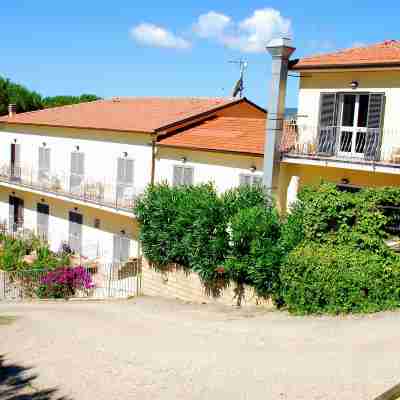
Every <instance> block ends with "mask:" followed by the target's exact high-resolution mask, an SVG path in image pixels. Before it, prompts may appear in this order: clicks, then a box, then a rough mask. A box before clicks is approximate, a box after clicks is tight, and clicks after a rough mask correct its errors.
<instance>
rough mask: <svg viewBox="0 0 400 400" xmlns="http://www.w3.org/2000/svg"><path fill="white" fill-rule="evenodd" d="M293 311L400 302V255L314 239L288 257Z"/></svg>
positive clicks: (286, 276) (287, 293) (285, 290)
mask: <svg viewBox="0 0 400 400" xmlns="http://www.w3.org/2000/svg"><path fill="white" fill-rule="evenodd" d="M281 281H282V296H283V299H284V301H285V302H286V304H287V306H288V309H289V311H291V312H294V313H300V314H309V313H334V314H338V313H350V312H353V313H358V312H376V311H381V310H386V309H392V308H395V307H399V306H400V260H399V257H398V256H396V255H394V254H392V255H391V256H390V257H385V256H382V255H380V254H376V253H374V252H372V251H370V250H358V251H355V249H354V247H353V246H349V245H340V246H334V245H332V244H323V245H321V244H319V243H308V244H303V245H300V246H299V247H298V248H296V249H295V250H294V251H293V252H292V253H291V254H290V255H289V257H288V258H287V260H286V263H285V265H284V266H283V268H282V272H281Z"/></svg>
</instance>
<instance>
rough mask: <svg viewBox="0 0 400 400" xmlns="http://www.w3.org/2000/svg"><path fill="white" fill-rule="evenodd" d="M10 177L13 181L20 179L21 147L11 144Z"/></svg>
mask: <svg viewBox="0 0 400 400" xmlns="http://www.w3.org/2000/svg"><path fill="white" fill-rule="evenodd" d="M10 150H11V154H10V177H11V179H13V180H20V179H21V145H20V144H17V143H11V149H10Z"/></svg>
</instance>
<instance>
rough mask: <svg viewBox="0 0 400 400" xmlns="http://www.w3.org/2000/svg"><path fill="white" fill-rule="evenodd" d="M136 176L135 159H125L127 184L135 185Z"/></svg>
mask: <svg viewBox="0 0 400 400" xmlns="http://www.w3.org/2000/svg"><path fill="white" fill-rule="evenodd" d="M133 176H134V161H133V160H129V159H126V160H125V183H126V184H127V185H131V186H132V185H133Z"/></svg>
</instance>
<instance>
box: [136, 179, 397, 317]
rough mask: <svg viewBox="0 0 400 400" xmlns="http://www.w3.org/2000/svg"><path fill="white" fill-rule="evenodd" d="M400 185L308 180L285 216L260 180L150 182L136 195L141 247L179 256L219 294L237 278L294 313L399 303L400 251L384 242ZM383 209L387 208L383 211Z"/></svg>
mask: <svg viewBox="0 0 400 400" xmlns="http://www.w3.org/2000/svg"><path fill="white" fill-rule="evenodd" d="M397 206H400V190H399V189H396V188H385V189H366V190H363V191H361V192H359V193H348V192H342V191H339V190H338V189H337V188H336V186H335V185H332V184H321V185H319V186H317V187H305V188H304V189H303V190H302V191H301V192H300V194H299V200H298V202H297V203H296V205H295V206H294V208H293V209H292V211H291V213H290V214H289V215H288V216H287V217H286V218H285V219H281V218H280V217H279V216H278V213H277V211H276V208H275V207H274V205H273V203H272V202H271V200H270V199H269V198H268V196H267V195H266V194H265V193H264V191H263V189H262V188H260V187H249V186H242V187H239V188H236V189H232V190H230V191H228V192H226V193H224V194H223V195H222V196H218V195H217V194H216V191H215V189H214V188H213V186H212V185H200V186H196V187H191V186H190V187H189V186H187V187H175V188H171V187H168V186H167V185H164V184H162V185H156V186H152V187H150V188H149V189H148V190H147V192H146V193H145V195H144V196H143V197H142V198H141V199H140V200H139V201H138V203H137V205H136V209H135V212H136V215H137V216H138V220H139V222H140V224H141V233H140V238H141V241H142V245H143V251H144V254H145V256H146V257H147V258H148V259H149V260H150V261H151V262H153V263H154V264H156V265H157V266H158V267H159V268H163V267H165V266H167V265H169V264H171V263H177V264H179V265H181V266H183V267H184V268H187V269H189V270H193V271H196V272H198V273H199V275H200V277H201V278H202V279H203V282H204V283H205V284H206V285H207V286H208V287H210V288H212V289H213V290H212V293H213V294H218V293H219V291H218V289H220V288H221V287H223V285H225V284H227V282H228V281H230V280H232V281H234V282H235V284H236V288H235V290H236V294H237V298H238V304H240V301H241V298H242V295H243V290H244V285H252V286H253V287H254V288H255V290H256V292H257V294H258V295H259V296H263V297H266V298H272V299H273V300H274V302H275V303H276V304H277V305H278V306H286V307H287V308H288V309H289V310H290V311H291V312H294V313H348V312H372V311H379V310H385V309H390V308H394V307H398V306H399V305H400V304H399V303H400V300H399V293H400V283H399V282H400V281H399V274H400V260H399V256H398V255H397V254H396V253H394V251H392V250H391V249H389V247H388V246H387V245H386V244H385V239H387V238H388V236H389V234H388V232H390V229H387V228H388V227H390V226H392V227H393V226H394V225H395V224H396V223H397V221H398V219H396V215H395V214H393V213H390V212H389V213H388V212H387V210H393V207H397ZM385 210H386V211H385Z"/></svg>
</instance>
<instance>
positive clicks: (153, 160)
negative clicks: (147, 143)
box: [150, 137, 157, 185]
mask: <svg viewBox="0 0 400 400" xmlns="http://www.w3.org/2000/svg"><path fill="white" fill-rule="evenodd" d="M156 140H157V137H155V138H153V140H152V141H151V176H150V184H151V185H154V176H155V173H156V152H157V147H156Z"/></svg>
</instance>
